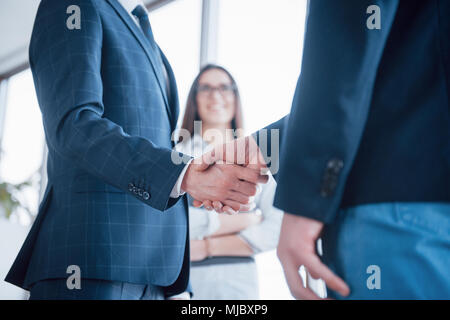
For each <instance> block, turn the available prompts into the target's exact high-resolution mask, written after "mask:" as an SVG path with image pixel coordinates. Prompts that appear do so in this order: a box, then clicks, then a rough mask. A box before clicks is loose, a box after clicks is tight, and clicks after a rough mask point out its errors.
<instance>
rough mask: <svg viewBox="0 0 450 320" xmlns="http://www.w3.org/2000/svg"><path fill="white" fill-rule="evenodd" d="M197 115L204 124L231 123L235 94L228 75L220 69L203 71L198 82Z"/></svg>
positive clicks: (234, 106) (219, 124)
mask: <svg viewBox="0 0 450 320" xmlns="http://www.w3.org/2000/svg"><path fill="white" fill-rule="evenodd" d="M197 106H198V115H199V116H200V119H201V120H202V121H203V123H204V124H205V125H209V126H215V125H216V126H223V125H227V124H230V123H231V120H232V119H233V117H234V114H235V111H236V95H235V93H234V88H233V84H232V81H231V79H230V77H229V76H228V75H227V74H226V73H225V72H224V71H222V70H220V69H211V70H208V71H206V72H204V73H203V74H202V75H201V76H200V78H199V82H198V90H197Z"/></svg>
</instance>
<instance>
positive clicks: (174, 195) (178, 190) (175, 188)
mask: <svg viewBox="0 0 450 320" xmlns="http://www.w3.org/2000/svg"><path fill="white" fill-rule="evenodd" d="M192 160H194V159H191V160H189V162H188V163H186V165H185V166H184V168H183V171H181V173H180V176H179V177H178V180H177V182H176V183H175V185H174V186H173V188H172V191H171V192H170V197H171V198H178V197H180V196H182V195H183V194H185V193H186V192H185V191H183V190H181V184H182V183H183V179H184V175H185V173H186V170H187V168H188V167H189V165H190V164H191V162H192Z"/></svg>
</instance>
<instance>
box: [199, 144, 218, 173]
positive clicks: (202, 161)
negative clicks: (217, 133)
mask: <svg viewBox="0 0 450 320" xmlns="http://www.w3.org/2000/svg"><path fill="white" fill-rule="evenodd" d="M215 161H216V159H215V151H214V149H213V150H211V151H209V152H206V153H204V154H202V156H201V157H199V158H197V159H195V160H194V162H195V164H196V165H197V170H198V171H205V170H206V169H208V168H209V166H210V165H212V164H214V162H215Z"/></svg>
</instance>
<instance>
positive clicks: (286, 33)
mask: <svg viewBox="0 0 450 320" xmlns="http://www.w3.org/2000/svg"><path fill="white" fill-rule="evenodd" d="M98 1H103V0H98ZM144 2H145V4H146V6H147V8H148V10H149V11H150V20H151V23H152V28H153V32H154V34H155V38H156V41H157V42H158V44H159V45H160V47H161V48H162V50H163V51H164V52H165V54H166V56H167V57H168V59H169V61H170V63H171V65H172V68H173V70H174V72H175V76H176V80H177V84H178V89H179V97H180V108H181V110H180V111H181V113H180V119H181V117H182V115H183V111H184V107H185V102H186V98H187V94H188V90H189V88H190V85H191V84H192V81H193V80H194V78H195V76H196V75H197V73H198V71H199V69H200V67H201V66H203V65H205V64H207V63H217V64H220V65H222V66H224V67H225V68H227V69H228V70H229V71H230V72H231V74H232V75H233V76H234V77H235V79H236V81H237V84H238V86H239V89H240V93H241V98H242V108H243V112H244V122H245V128H246V131H247V133H251V132H253V131H255V130H256V129H258V128H261V127H263V126H265V125H267V124H269V123H271V122H273V121H275V120H278V119H279V118H281V117H282V116H284V115H285V114H287V113H288V112H289V110H290V107H291V101H292V97H293V94H294V90H295V85H296V81H297V78H298V76H299V73H300V63H301V54H302V44H303V33H304V25H305V15H306V2H307V0H276V1H275V0H153V1H152V0H147V1H144ZM75 3H76V0H74V4H75ZM38 5H39V0H2V1H0V299H21V298H26V297H27V295H26V292H24V291H22V290H20V289H18V288H16V287H14V286H12V285H10V284H8V283H6V282H4V281H3V279H4V277H5V275H6V273H7V271H8V270H9V267H10V266H11V264H12V262H13V260H14V258H15V256H16V255H17V253H18V251H19V249H20V247H21V245H22V243H23V241H24V239H25V236H26V234H27V233H28V230H29V228H30V226H31V224H32V222H33V220H34V217H35V215H36V213H37V208H38V205H39V201H40V197H41V196H42V193H43V191H44V189H45V185H46V163H45V158H46V146H45V139H44V131H43V127H42V118H41V114H40V110H39V106H38V104H37V100H36V94H35V89H34V84H33V78H32V75H31V71H30V69H29V65H28V43H29V39H30V36H31V31H32V28H33V22H34V17H35V14H36V11H37V7H38ZM256 261H257V266H258V274H259V279H260V280H259V281H260V284H259V288H260V298H261V299H291V295H290V293H289V290H288V288H287V286H286V283H285V280H284V275H283V271H282V269H281V266H280V264H279V262H278V259H277V257H276V254H275V252H274V251H270V252H265V253H261V254H259V255H257V256H256Z"/></svg>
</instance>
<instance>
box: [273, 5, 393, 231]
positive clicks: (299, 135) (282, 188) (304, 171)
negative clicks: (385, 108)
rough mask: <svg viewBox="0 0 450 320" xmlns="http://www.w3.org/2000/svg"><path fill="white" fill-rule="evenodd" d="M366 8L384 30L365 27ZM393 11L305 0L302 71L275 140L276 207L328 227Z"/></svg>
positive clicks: (388, 7) (361, 124)
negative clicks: (374, 12) (278, 142)
mask: <svg viewBox="0 0 450 320" xmlns="http://www.w3.org/2000/svg"><path fill="white" fill-rule="evenodd" d="M370 5H377V6H379V7H380V9H381V29H371V30H370V29H368V28H367V26H366V20H367V18H368V17H369V16H370V14H367V13H366V10H367V8H368V7H369V6H370ZM397 6H398V1H395V0H384V1H383V0H379V1H362V0H355V1H345V2H343V1H326V0H314V1H310V3H309V6H308V17H307V24H306V33H305V42H304V52H303V60H302V71H301V75H300V77H299V80H298V83H297V87H296V91H295V96H294V100H293V104H292V109H291V113H290V116H289V121H288V124H287V128H284V131H285V132H282V134H280V137H281V138H282V139H281V141H282V146H281V148H280V150H281V151H280V154H281V157H280V171H279V173H278V177H277V183H278V187H277V191H276V195H275V199H274V205H275V206H276V207H278V208H280V209H282V210H284V211H285V212H289V213H291V214H295V215H301V216H306V217H309V218H313V219H316V220H320V221H323V222H325V223H329V222H332V221H333V219H334V217H335V215H336V214H337V211H338V208H339V205H340V201H341V198H342V194H343V191H344V187H345V183H346V179H347V176H348V174H349V171H350V169H351V167H352V163H353V160H354V158H355V155H356V152H357V149H358V146H359V143H360V139H361V136H362V133H363V130H364V126H365V122H366V119H367V115H368V112H369V107H370V102H371V96H372V91H373V87H374V83H375V78H376V74H377V69H378V65H379V63H380V60H381V57H382V54H383V51H384V47H385V43H386V40H387V38H388V36H389V33H390V29H391V26H392V24H393V21H394V19H395V14H396V10H397ZM281 128H283V127H281Z"/></svg>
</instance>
